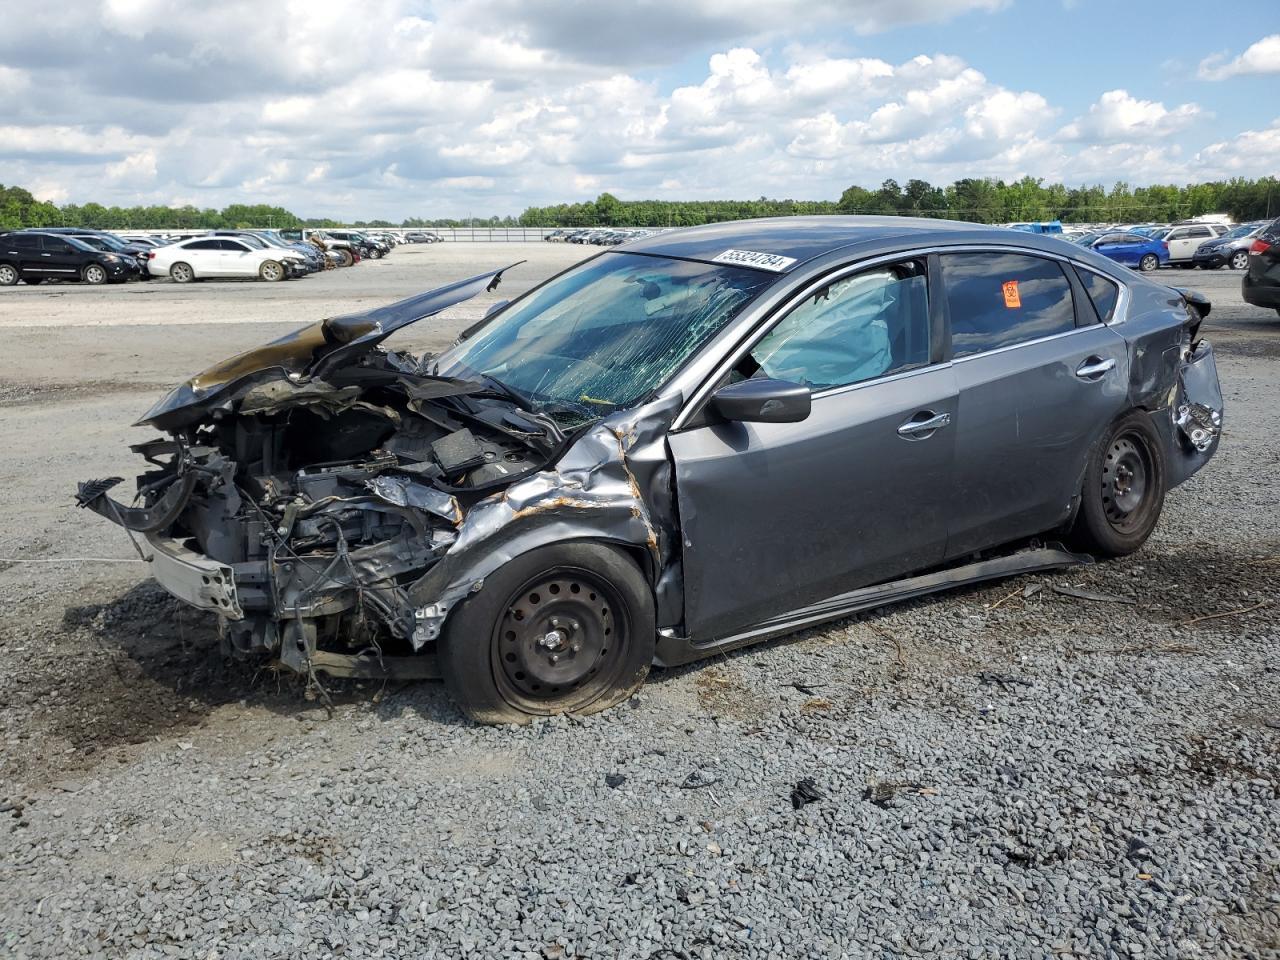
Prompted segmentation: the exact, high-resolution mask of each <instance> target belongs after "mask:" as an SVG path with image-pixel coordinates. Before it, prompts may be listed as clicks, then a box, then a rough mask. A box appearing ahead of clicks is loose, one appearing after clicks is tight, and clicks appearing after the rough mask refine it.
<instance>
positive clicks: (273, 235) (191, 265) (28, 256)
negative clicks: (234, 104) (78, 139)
mask: <svg viewBox="0 0 1280 960" xmlns="http://www.w3.org/2000/svg"><path fill="white" fill-rule="evenodd" d="M400 242H401V240H400V239H399V238H398V237H395V236H393V235H391V234H377V233H368V232H365V231H358V230H211V231H209V232H208V233H205V234H199V235H196V236H182V237H173V236H166V235H158V234H141V233H121V234H117V233H111V232H109V231H106V230H89V229H84V228H79V227H41V228H38V229H36V228H30V229H25V230H13V231H9V232H7V233H0V286H12V285H13V284H15V283H17V282H18V281H19V280H22V281H23V282H25V283H28V284H32V285H35V284H39V283H44V282H45V281H64V282H65V281H73V282H83V283H91V284H100V283H123V282H125V281H128V280H149V279H151V278H152V277H168V278H170V279H171V280H174V281H176V282H178V283H190V282H191V281H194V280H205V279H215V278H224V277H226V278H239V279H254V278H256V279H260V280H267V281H278V280H288V279H292V278H295V277H303V276H306V275H308V274H311V273H316V272H318V271H321V270H331V269H335V268H339V267H350V266H354V265H355V264H357V263H359V262H360V261H361V260H365V259H368V260H380V259H382V258H383V257H385V256H386V255H387V254H388V253H390V252H391V250H392V249H393V248H394V247H395V246H396V245H397V244H398V243H400Z"/></svg>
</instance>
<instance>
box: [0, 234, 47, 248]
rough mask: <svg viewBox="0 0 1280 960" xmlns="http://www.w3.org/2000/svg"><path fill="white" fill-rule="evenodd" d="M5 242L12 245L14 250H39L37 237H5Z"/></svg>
mask: <svg viewBox="0 0 1280 960" xmlns="http://www.w3.org/2000/svg"><path fill="white" fill-rule="evenodd" d="M5 242H6V243H7V244H10V245H12V247H13V249H15V250H39V249H40V238H39V237H24V236H21V235H16V236H9V237H5Z"/></svg>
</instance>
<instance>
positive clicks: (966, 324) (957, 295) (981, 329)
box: [941, 252, 1076, 357]
mask: <svg viewBox="0 0 1280 960" xmlns="http://www.w3.org/2000/svg"><path fill="white" fill-rule="evenodd" d="M941 260H942V280H943V288H944V289H945V290H946V296H947V308H948V312H949V313H950V316H951V345H952V347H953V350H954V353H955V356H956V357H967V356H970V355H972V354H975V353H983V352H984V351H987V350H995V349H998V348H999V347H1008V346H1012V345H1013V344H1017V343H1025V342H1026V341H1028V340H1035V339H1037V338H1039V337H1047V336H1050V335H1051V334H1055V333H1064V332H1066V331H1068V330H1072V329H1074V328H1075V325H1076V318H1075V304H1074V303H1073V301H1072V299H1071V284H1070V283H1068V282H1067V277H1066V274H1064V273H1063V272H1062V268H1061V267H1060V266H1058V264H1057V263H1056V262H1055V261H1053V260H1044V259H1042V258H1040V257H1030V256H1025V255H1023V254H1018V253H994V252H993V253H950V254H943V256H942V258H941Z"/></svg>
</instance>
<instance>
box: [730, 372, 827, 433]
mask: <svg viewBox="0 0 1280 960" xmlns="http://www.w3.org/2000/svg"><path fill="white" fill-rule="evenodd" d="M812 408H813V397H812V395H811V394H810V392H809V388H808V387H806V386H803V385H801V384H799V383H791V382H790V381H788V380H769V379H758V380H740V381H739V382H737V383H730V384H727V385H726V386H723V387H721V388H720V389H719V390H717V391H716V392H715V393H713V394H712V395H711V409H712V410H714V411H715V412H716V413H718V414H719V415H720V416H721V417H723V418H724V419H726V420H735V421H740V422H743V423H797V422H799V421H801V420H804V419H805V418H806V417H808V416H809V411H810V410H811V409H812Z"/></svg>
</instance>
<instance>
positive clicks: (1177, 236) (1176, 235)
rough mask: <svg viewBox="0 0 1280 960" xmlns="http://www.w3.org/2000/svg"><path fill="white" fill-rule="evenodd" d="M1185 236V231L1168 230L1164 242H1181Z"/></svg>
mask: <svg viewBox="0 0 1280 960" xmlns="http://www.w3.org/2000/svg"><path fill="white" fill-rule="evenodd" d="M1186 236H1187V231H1185V230H1170V231H1169V232H1168V234H1166V235H1165V239H1166V240H1182V239H1183V238H1185V237H1186Z"/></svg>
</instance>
